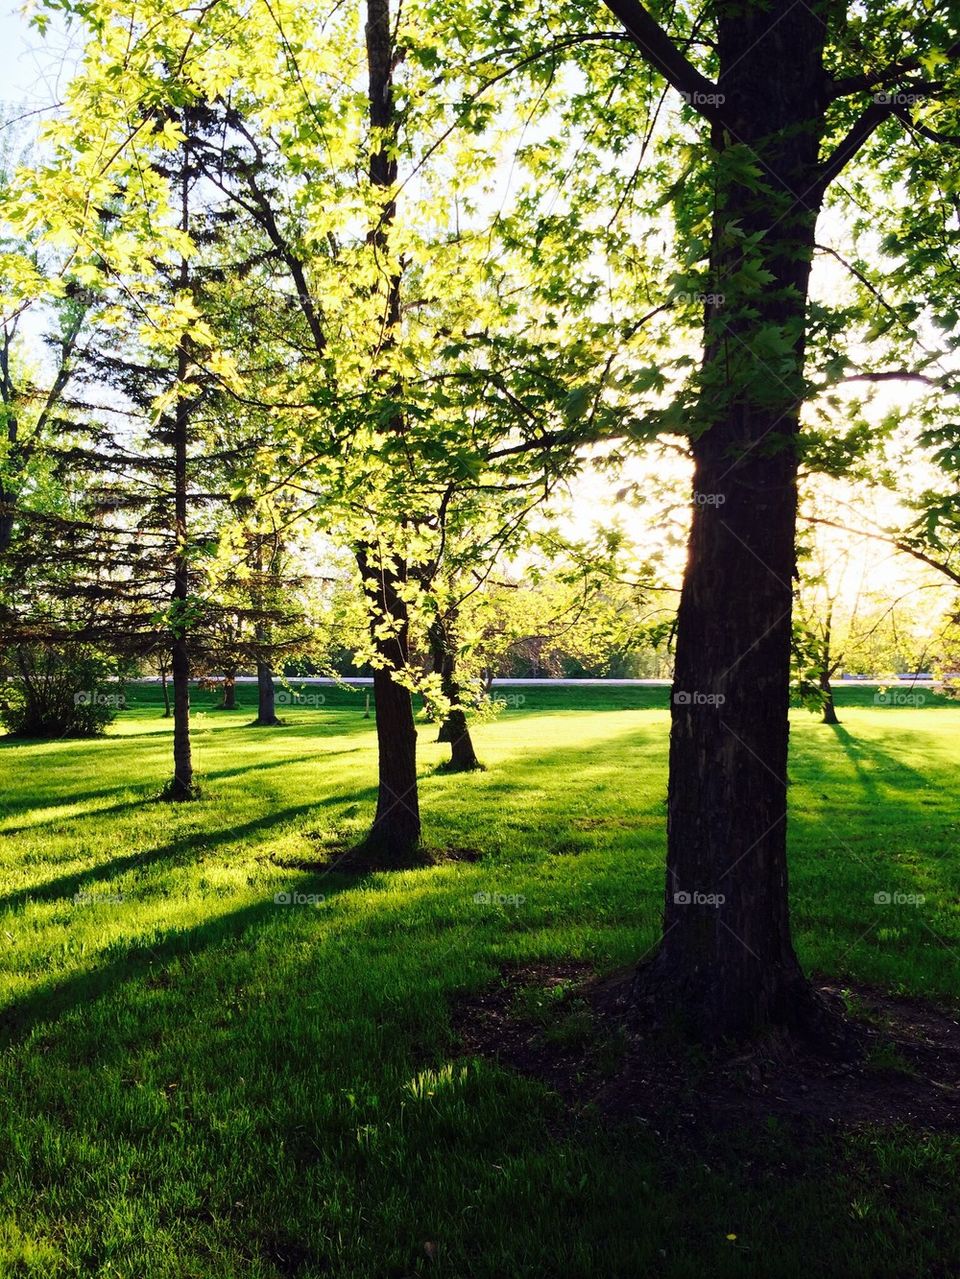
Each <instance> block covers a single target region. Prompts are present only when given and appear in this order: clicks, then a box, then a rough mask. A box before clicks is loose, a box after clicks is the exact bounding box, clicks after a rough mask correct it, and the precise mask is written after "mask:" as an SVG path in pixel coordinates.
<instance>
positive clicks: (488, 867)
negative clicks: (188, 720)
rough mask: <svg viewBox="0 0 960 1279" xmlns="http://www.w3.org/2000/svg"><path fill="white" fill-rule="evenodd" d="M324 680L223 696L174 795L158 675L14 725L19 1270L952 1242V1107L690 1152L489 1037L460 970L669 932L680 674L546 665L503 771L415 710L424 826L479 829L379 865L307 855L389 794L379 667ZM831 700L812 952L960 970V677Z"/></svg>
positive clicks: (13, 1098)
mask: <svg viewBox="0 0 960 1279" xmlns="http://www.w3.org/2000/svg"><path fill="white" fill-rule="evenodd" d="M310 691H318V690H310ZM319 691H320V692H322V693H323V695H324V696H325V698H326V701H325V703H324V704H323V705H322V706H318V707H316V708H314V707H308V708H302V709H301V708H296V709H292V710H291V709H288V708H281V713H282V714H284V715H285V717H286V718H287V720H288V724H287V726H286V727H285V728H283V729H279V730H263V729H252V728H249V727H248V724H249V721H250V718H251V706H250V701H251V699H252V698H253V696H254V695H255V694H254V690H252V689H250V688H247V687H245V688H243V689H242V690H241V698H242V700H244V701H245V702H246V703H247V705H245V706H241V708H240V709H239V710H237V711H236V712H222V711H216V710H214V709H213V701H214V699H213V697H212V695H209V694H198V695H197V697H196V699H195V709H196V711H197V714H196V717H195V728H196V736H195V761H196V764H197V768H198V771H199V773H200V774H201V777H202V782H203V786H204V798H203V799H202V800H201V801H200V802H198V803H196V804H193V805H186V806H182V807H177V808H173V807H169V806H165V805H161V804H157V803H153V802H150V801H151V797H152V795H154V794H155V793H156V792H157V791H158V789H159V788H160V786H161V784H162V783H163V782H164V781H165V780H166V778H167V776H168V774H169V772H170V722H169V721H165V720H163V719H161V718H160V717H159V713H158V705H157V701H158V697H159V693H158V690H157V689H156V688H151V689H148V690H143V689H141V690H139V692H138V693H136V695H135V696H134V698H133V701H132V709H130V710H128V711H126V712H124V714H123V715H122V716H121V717H120V719H119V720H118V722H117V723H116V724H115V725H114V726H113V727H112V728H111V730H110V731H109V734H108V736H106V737H105V738H103V739H101V740H98V741H93V742H86V743H79V742H66V741H62V742H53V743H13V742H11V741H0V770H2V787H0V794H2V798H0V834H2V836H3V838H2V840H0V859H2V879H0V916H2V917H0V939H2V950H0V954H2V969H0V987H2V1004H3V1012H2V1013H0V1046H2V1057H0V1098H2V1103H0V1107H2V1109H0V1276H2V1277H5V1276H18V1277H19V1276H44V1277H46V1276H125V1277H127V1276H129V1279H190V1277H193V1276H195V1277H196V1279H226V1277H227V1276H236V1277H240V1276H243V1277H244V1279H267V1277H270V1279H275V1277H277V1276H301V1277H303V1279H307V1277H312V1276H317V1277H318V1279H319V1277H320V1276H324V1277H326V1276H342V1277H345V1276H351V1277H357V1279H360V1277H364V1279H373V1277H380V1276H383V1277H388V1276H395V1277H396V1279H401V1277H402V1276H409V1275H419V1274H424V1275H427V1274H432V1275H438V1276H449V1277H453V1279H461V1277H465V1276H470V1277H473V1276H478V1277H479V1276H483V1277H484V1279H487V1277H489V1279H495V1277H496V1279H504V1277H509V1276H531V1277H532V1279H533V1277H536V1279H540V1277H547V1279H549V1277H552V1276H556V1277H557V1279H561V1277H562V1279H575V1277H578V1276H602V1277H607V1276H611V1277H617V1279H620V1277H622V1279H636V1277H640V1276H646V1275H651V1276H660V1275H664V1276H671V1277H673V1276H696V1279H701V1277H702V1276H703V1275H717V1276H721V1277H724V1276H757V1277H765V1276H770V1275H777V1276H792V1275H798V1276H799V1275H803V1276H804V1277H805V1279H809V1277H810V1276H817V1275H824V1276H827V1275H835V1274H838V1273H843V1274H845V1275H847V1276H851V1275H852V1276H875V1277H877V1279H885V1277H886V1276H890V1277H891V1279H893V1277H895V1276H915V1275H930V1276H944V1277H946V1276H952V1275H956V1274H957V1273H960V1236H958V1232H957V1229H956V1227H957V1224H958V1223H957V1217H956V1209H955V1205H954V1195H955V1187H956V1183H957V1176H958V1172H960V1157H958V1156H960V1141H958V1140H957V1139H955V1138H951V1137H947V1136H943V1135H936V1134H928V1133H922V1132H914V1131H910V1130H909V1129H907V1128H899V1129H896V1130H890V1129H886V1130H880V1129H862V1130H858V1131H850V1130H848V1131H845V1132H832V1133H827V1132H825V1133H824V1134H823V1135H822V1136H820V1137H818V1138H816V1140H812V1141H810V1142H808V1143H807V1144H805V1145H803V1146H798V1145H797V1144H796V1143H795V1142H794V1141H793V1139H792V1137H791V1134H790V1133H789V1132H787V1131H786V1130H785V1129H781V1128H780V1127H778V1126H777V1125H776V1124H775V1123H772V1122H771V1124H770V1125H769V1126H768V1127H767V1128H765V1129H764V1130H763V1131H762V1132H760V1133H744V1134H742V1135H737V1134H734V1135H729V1134H728V1135H726V1136H725V1137H723V1138H722V1139H721V1138H719V1137H710V1136H709V1135H706V1134H705V1136H704V1143H703V1148H702V1149H701V1150H699V1151H698V1152H697V1153H696V1154H693V1153H691V1152H687V1153H684V1152H683V1151H681V1150H678V1149H672V1148H668V1147H666V1146H664V1145H662V1144H661V1143H660V1142H658V1140H657V1138H656V1137H655V1136H653V1135H652V1134H651V1133H649V1132H647V1131H645V1130H643V1129H642V1128H640V1127H639V1126H636V1127H622V1128H611V1127H609V1126H608V1125H600V1124H592V1123H591V1122H590V1121H589V1119H587V1120H583V1121H580V1122H578V1123H573V1122H572V1121H571V1120H570V1119H569V1117H568V1116H567V1115H566V1114H565V1112H564V1110H563V1108H562V1106H561V1104H560V1102H559V1101H558V1099H557V1098H556V1097H555V1096H553V1095H552V1094H551V1093H550V1092H549V1091H548V1090H547V1089H546V1088H545V1087H543V1086H542V1085H540V1084H538V1083H537V1082H535V1081H532V1080H528V1079H523V1078H520V1077H517V1076H515V1075H513V1074H511V1073H510V1072H508V1071H506V1070H501V1069H499V1068H497V1067H496V1066H494V1065H492V1064H490V1063H489V1062H485V1061H475V1060H463V1059H461V1057H460V1055H459V1053H458V1048H457V1044H456V1042H455V1038H454V1035H453V1032H452V1030H451V1027H450V1019H449V1011H448V1010H449V1001H450V999H452V998H454V997H455V996H456V995H457V994H458V993H462V992H469V991H475V990H478V989H479V988H481V987H483V986H485V985H487V984H488V983H490V982H491V981H494V980H495V979H496V977H497V973H498V971H499V967H500V965H501V964H502V963H503V962H504V961H510V960H533V959H537V960H549V959H552V958H569V957H574V958H579V959H583V960H586V961H588V962H589V963H590V964H591V965H592V966H593V968H595V969H596V970H598V971H601V972H602V971H604V970H608V969H614V968H616V967H618V966H620V965H622V964H625V963H627V962H628V961H630V960H631V959H632V958H634V957H636V956H638V955H640V954H641V953H642V952H643V951H645V950H647V949H648V948H649V947H650V946H651V945H652V944H653V943H654V941H655V939H656V936H657V930H658V916H659V911H660V898H661V893H662V879H663V858H664V829H663V828H664V789H665V780H666V745H667V724H668V715H667V709H666V706H667V690H665V689H640V690H638V689H612V690H603V691H600V692H598V691H596V690H560V689H552V690H540V689H537V690H529V689H522V690H519V691H520V692H522V693H523V694H524V697H525V701H524V703H523V705H522V706H521V707H520V708H518V709H507V710H504V712H503V713H502V714H501V715H500V716H499V718H498V719H497V720H496V721H495V722H493V723H490V724H486V725H481V726H479V727H478V728H477V730H476V734H475V736H476V742H477V746H478V751H479V753H480V755H481V756H482V758H483V760H484V762H485V763H486V765H487V771H485V772H483V773H477V774H470V775H459V776H450V775H445V774H443V773H442V772H437V766H438V765H439V764H440V762H441V760H442V759H443V758H444V757H445V755H446V751H447V748H445V747H443V746H438V745H436V744H435V743H433V741H432V737H433V736H434V734H433V732H432V731H431V729H430V727H429V726H427V725H424V727H423V730H422V732H421V737H420V742H421V750H420V759H421V774H422V792H421V805H422V810H423V815H424V819H425V828H426V840H427V842H428V843H429V844H430V845H432V846H435V847H441V848H442V847H455V848H471V849H476V850H478V851H479V852H481V853H482V854H483V856H482V860H480V861H478V862H475V863H465V862H457V863H447V864H443V865H440V866H436V867H433V868H430V869H423V870H417V871H408V872H403V873H395V874H392V875H386V874H381V875H373V876H370V877H368V878H366V879H362V880H356V879H347V878H346V877H339V876H337V875H335V874H326V875H324V874H319V873H317V872H309V871H306V870H304V869H302V867H303V866H304V864H308V863H310V862H315V861H316V860H317V858H318V854H319V853H320V851H321V850H322V847H323V845H324V844H325V843H331V842H333V841H339V840H342V839H344V838H347V839H349V838H350V837H351V836H353V835H359V834H360V833H362V831H363V830H364V829H365V828H366V826H367V825H368V823H369V821H370V818H371V815H372V811H373V803H374V798H375V789H374V783H375V776H376V760H375V751H374V745H375V739H374V727H373V723H372V721H371V720H367V719H364V718H363V714H362V707H363V701H364V694H363V693H360V694H350V693H348V692H345V691H341V690H330V689H322V690H319ZM838 701H839V709H840V714H841V718H842V721H843V722H842V725H841V727H840V728H838V729H831V728H828V727H825V726H822V725H820V724H819V723H817V721H816V719H815V718H814V717H812V716H810V715H808V714H806V713H805V712H803V711H798V712H796V713H795V715H794V724H793V730H792V758H791V778H792V781H793V791H792V801H791V802H792V808H791V828H790V842H791V856H792V861H791V868H792V895H793V908H794V922H795V930H796V941H797V945H798V949H799V951H800V954H801V957H802V959H803V961H804V963H805V964H806V965H807V966H808V967H810V968H812V969H816V970H818V971H820V972H823V973H827V974H830V975H833V976H838V977H841V978H844V977H846V978H849V979H851V980H859V981H868V982H875V983H879V984H882V985H883V986H885V987H887V988H888V989H891V990H896V991H903V992H908V993H912V994H924V995H929V996H933V997H936V998H938V999H940V1000H942V1001H946V1002H953V1001H957V1000H958V997H960V908H958V888H960V866H958V859H957V856H956V851H955V850H956V846H957V836H958V831H960V810H958V806H957V802H956V770H957V761H958V759H960V707H957V706H956V705H948V704H943V703H941V702H939V701H938V699H935V698H929V699H928V701H927V703H926V704H925V705H924V706H923V708H922V709H912V708H908V709H900V708H889V707H887V708H884V707H879V708H878V707H875V706H874V705H873V690H865V689H862V688H852V689H842V690H841V692H840V694H839V697H838ZM278 893H287V894H290V893H301V894H303V895H305V896H309V895H313V896H316V897H318V898H319V899H320V900H318V901H317V902H315V903H313V904H277V903H276V902H275V900H274V899H275V896H276V894H278ZM484 893H485V894H489V895H490V900H488V901H483V900H480V901H478V900H476V895H477V894H484ZM877 893H890V894H891V895H894V894H897V893H901V894H922V895H923V898H924V901H923V904H922V905H919V906H918V905H908V904H896V903H895V902H891V903H890V904H877V903H876V902H875V901H874V897H875V894H877ZM497 894H499V895H500V898H498V897H497V896H496V895H497ZM731 1236H735V1237H731Z"/></svg>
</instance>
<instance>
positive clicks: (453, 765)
mask: <svg viewBox="0 0 960 1279" xmlns="http://www.w3.org/2000/svg"><path fill="white" fill-rule="evenodd" d="M455 625H456V622H455V619H452V618H449V617H447V618H443V617H439V616H438V617H437V618H435V619H434V622H433V624H432V625H431V627H430V647H431V649H432V657H433V667H434V670H435V671H436V672H437V674H439V676H440V691H441V692H442V693H443V695H444V697H445V698H446V699H447V701H448V702H450V703H451V705H450V709H449V710H448V711H447V713H446V715H445V716H444V719H443V722H442V723H441V725H440V731H439V732H438V734H437V741H438V742H449V743H450V763H449V765H448V767H449V768H450V770H451V771H452V772H457V773H459V772H467V771H469V770H471V769H474V768H479V767H480V761H479V760H478V759H477V754H476V751H475V750H474V748H473V739H472V738H471V736H470V728H469V725H468V724H467V716H466V712H465V711H464V709H463V707H462V706H461V705H460V700H461V696H462V689H461V687H460V682H459V680H458V679H457V658H456V636H455V632H454V627H455Z"/></svg>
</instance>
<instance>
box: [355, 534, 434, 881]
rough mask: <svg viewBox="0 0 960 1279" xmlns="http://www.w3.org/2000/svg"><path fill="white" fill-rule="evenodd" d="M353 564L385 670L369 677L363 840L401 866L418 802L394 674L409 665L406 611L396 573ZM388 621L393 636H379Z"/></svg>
mask: <svg viewBox="0 0 960 1279" xmlns="http://www.w3.org/2000/svg"><path fill="white" fill-rule="evenodd" d="M357 563H358V565H359V567H360V572H361V574H362V575H363V578H364V581H365V584H366V590H367V593H368V596H369V598H370V603H371V606H372V609H373V615H372V619H371V633H372V634H373V639H374V646H375V648H376V650H377V654H378V656H379V657H380V658H381V660H382V661H383V662H384V663H386V665H384V666H382V667H380V668H378V669H376V670H375V671H374V673H373V701H374V713H375V717H376V722H377V763H378V789H377V811H376V815H375V817H374V821H373V826H372V827H371V829H370V833H369V835H368V837H367V844H368V846H369V847H370V848H371V849H373V850H375V851H376V852H377V853H378V854H379V855H381V856H382V857H383V858H384V859H385V860H386V861H387V862H392V863H394V864H396V865H404V864H406V863H409V862H410V861H411V860H413V859H414V858H415V856H416V852H417V849H418V847H419V844H420V835H421V827H420V801H419V795H418V792H417V728H416V722H415V720H414V716H413V699H412V697H411V696H410V690H409V689H407V688H404V687H403V685H402V684H398V683H397V682H396V680H395V679H394V678H393V672H394V671H402V670H403V669H404V668H405V667H406V665H407V661H408V657H409V652H408V646H409V633H408V625H407V606H406V604H405V603H404V601H403V599H402V597H401V595H400V593H399V591H398V589H397V588H398V586H399V585H400V582H399V581H398V579H397V578H396V576H395V575H394V573H393V572H392V571H390V570H388V569H385V568H383V567H382V566H381V565H379V564H377V563H376V562H375V561H374V562H372V561H371V559H370V557H369V555H368V553H367V551H366V550H365V549H361V550H360V551H359V552H358V554H357ZM384 619H386V620H387V621H388V622H389V624H390V626H391V630H392V632H393V633H392V635H390V636H386V637H385V636H384V635H383V634H378V630H379V623H380V622H382V621H383V620H384Z"/></svg>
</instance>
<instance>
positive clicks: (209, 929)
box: [0, 875, 350, 1047]
mask: <svg viewBox="0 0 960 1279" xmlns="http://www.w3.org/2000/svg"><path fill="white" fill-rule="evenodd" d="M320 879H322V880H323V892H324V896H327V897H329V896H333V895H335V894H337V893H340V892H343V891H344V890H345V889H346V888H348V887H350V883H349V881H342V882H338V880H337V879H336V877H331V876H329V875H327V876H317V875H310V876H304V877H302V878H300V879H299V880H298V881H297V884H296V891H297V892H304V893H309V892H311V891H314V887H313V886H314V884H315V883H316V882H317V881H318V880H320ZM278 909H281V908H280V907H278V906H277V904H276V902H275V901H274V898H273V896H272V894H271V895H270V896H269V897H265V898H264V900H263V901H261V902H258V903H257V904H256V905H252V906H245V907H243V908H242V909H241V910H236V911H232V912H230V913H229V914H227V915H223V916H220V917H219V918H217V919H213V920H211V921H210V922H209V923H204V924H198V925H195V926H194V927H192V928H187V929H180V930H177V929H172V930H171V931H170V932H169V933H168V935H167V936H166V937H164V938H162V939H161V940H160V941H153V942H151V943H150V945H146V944H145V943H143V942H136V941H134V942H132V943H131V945H130V946H129V948H128V949H126V950H125V951H124V952H123V954H122V955H120V956H119V957H118V958H116V959H112V960H110V962H108V963H106V964H102V965H101V966H100V967H98V968H95V969H94V970H93V971H91V972H86V973H79V974H77V975H76V976H74V977H69V978H67V979H66V980H65V981H62V982H54V983H51V984H49V985H47V986H43V987H41V988H40V989H39V990H34V991H31V992H30V993H29V994H26V995H23V996H21V997H20V998H18V999H14V1000H12V1001H11V1002H10V1003H9V1004H7V1005H6V1006H5V1007H4V1008H2V1009H0V1046H3V1047H7V1046H11V1045H13V1044H16V1043H18V1042H19V1041H20V1040H21V1039H23V1038H25V1037H26V1036H27V1035H28V1034H29V1033H30V1031H31V1030H32V1029H33V1027H34V1026H36V1025H37V1024H39V1023H41V1022H45V1021H52V1020H55V1019H57V1018H59V1017H62V1016H63V1015H64V1014H65V1013H68V1012H70V1011H71V1010H73V1009H75V1008H78V1007H80V1006H81V1005H87V1004H89V1003H90V1002H91V1001H92V1000H96V999H101V998H103V996H105V995H108V994H110V993H111V992H112V991H113V990H115V989H116V988H117V987H119V986H121V985H123V984H124V983H125V982H128V981H131V980H133V979H135V978H137V977H142V976H144V975H147V974H149V973H150V971H151V969H154V968H156V969H161V968H163V967H165V966H166V965H168V964H169V963H170V962H171V961H172V960H174V959H177V958H179V957H181V956H184V955H193V954H198V953H200V952H202V951H206V950H208V949H209V948H210V947H212V946H217V945H220V944H222V943H226V942H229V941H235V940H237V939H238V938H240V937H241V936H242V935H243V934H244V933H245V932H247V931H248V930H249V929H252V928H257V927H259V926H260V925H262V924H264V923H266V922H267V921H268V920H271V919H275V918H276V912H277V910H278Z"/></svg>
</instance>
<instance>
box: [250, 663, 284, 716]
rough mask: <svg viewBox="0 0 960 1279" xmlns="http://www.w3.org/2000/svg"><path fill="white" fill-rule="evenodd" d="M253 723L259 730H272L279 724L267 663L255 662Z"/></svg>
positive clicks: (271, 672) (272, 684)
mask: <svg viewBox="0 0 960 1279" xmlns="http://www.w3.org/2000/svg"><path fill="white" fill-rule="evenodd" d="M254 723H255V724H257V725H258V726H259V727H261V728H272V727H274V726H275V725H277V724H279V723H280V721H279V719H277V690H276V688H275V687H274V683H273V670H272V669H271V667H270V666H269V665H268V663H267V662H257V718H256V719H255V720H254Z"/></svg>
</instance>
